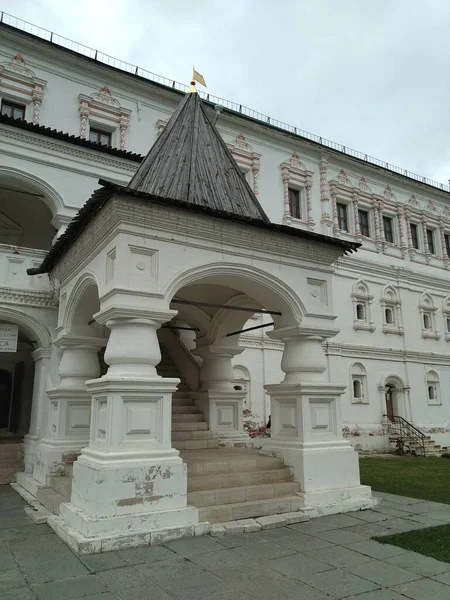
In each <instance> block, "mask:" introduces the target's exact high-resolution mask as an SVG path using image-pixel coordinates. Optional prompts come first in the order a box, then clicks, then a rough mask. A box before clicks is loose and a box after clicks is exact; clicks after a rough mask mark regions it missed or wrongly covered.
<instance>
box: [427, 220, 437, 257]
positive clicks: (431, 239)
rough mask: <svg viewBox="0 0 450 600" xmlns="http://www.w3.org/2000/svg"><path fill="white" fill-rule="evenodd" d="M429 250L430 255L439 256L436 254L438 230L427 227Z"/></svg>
mask: <svg viewBox="0 0 450 600" xmlns="http://www.w3.org/2000/svg"><path fill="white" fill-rule="evenodd" d="M426 233H427V240H426V241H427V249H428V252H429V253H430V254H432V255H433V256H436V255H437V252H436V229H435V228H434V227H427V228H426Z"/></svg>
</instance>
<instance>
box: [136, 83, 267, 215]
mask: <svg viewBox="0 0 450 600" xmlns="http://www.w3.org/2000/svg"><path fill="white" fill-rule="evenodd" d="M128 187H129V188H130V189H131V190H134V191H136V192H143V193H145V194H150V195H152V196H158V197H159V198H167V199H170V200H181V201H183V202H186V203H188V204H194V205H196V206H199V207H201V208H211V209H213V210H217V211H222V212H225V213H227V214H230V215H236V216H239V217H245V218H250V219H260V220H262V221H265V222H267V223H268V222H269V218H268V217H267V215H266V214H265V212H264V210H263V208H262V207H261V205H260V203H259V202H258V200H257V198H256V196H255V194H254V193H253V191H252V189H251V188H250V186H249V184H248V183H247V181H246V179H245V176H244V175H243V174H242V173H241V171H240V170H239V167H238V166H237V164H236V162H235V160H234V158H233V157H232V155H231V153H230V151H229V150H228V148H227V146H226V144H225V142H224V141H223V139H222V137H221V136H220V134H219V132H218V131H217V129H216V128H215V126H214V125H213V124H212V123H211V121H210V120H209V118H208V116H207V115H206V112H205V109H204V107H203V103H202V101H201V100H200V97H199V95H198V94H197V93H196V92H193V93H188V94H186V95H185V96H184V98H183V99H182V101H181V102H180V104H179V105H178V107H177V109H176V110H175V112H174V113H173V115H172V117H171V118H170V120H169V122H168V123H167V125H166V127H165V128H164V131H163V132H162V133H161V135H160V137H159V138H158V139H157V140H156V142H155V143H154V145H153V147H152V148H151V149H150V152H149V153H148V154H147V156H146V157H145V158H144V160H143V161H142V163H141V165H140V167H139V168H138V170H137V171H136V173H135V174H134V175H133V177H132V179H131V181H130V183H129V184H128Z"/></svg>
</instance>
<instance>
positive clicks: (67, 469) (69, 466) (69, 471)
mask: <svg viewBox="0 0 450 600" xmlns="http://www.w3.org/2000/svg"><path fill="white" fill-rule="evenodd" d="M72 476H73V463H66V464H65V465H64V477H68V478H69V479H72Z"/></svg>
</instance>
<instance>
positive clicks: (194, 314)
mask: <svg viewBox="0 0 450 600" xmlns="http://www.w3.org/2000/svg"><path fill="white" fill-rule="evenodd" d="M177 310H178V317H179V318H180V319H181V320H182V321H185V322H186V323H189V325H190V326H191V327H196V328H197V329H199V330H200V331H197V332H196V333H197V337H203V336H205V335H206V334H207V333H208V329H209V325H210V321H211V319H210V317H209V316H208V315H207V314H206V313H205V312H204V311H203V310H201V308H198V307H197V306H188V305H183V304H180V305H179V306H177Z"/></svg>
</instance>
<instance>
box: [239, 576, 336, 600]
mask: <svg viewBox="0 0 450 600" xmlns="http://www.w3.org/2000/svg"><path fill="white" fill-rule="evenodd" d="M248 593H249V594H251V596H252V599H255V600H331V598H330V596H329V595H328V594H324V593H323V592H321V591H319V590H318V589H316V588H313V587H311V586H309V585H307V584H306V583H302V582H301V581H292V580H291V579H287V578H286V579H285V580H283V581H282V582H281V583H280V581H277V582H276V583H273V582H272V583H269V584H268V585H265V586H261V585H258V584H256V585H255V586H253V587H252V588H251V589H250V590H248ZM229 598H230V597H229ZM230 600H234V597H233V596H231V598H230Z"/></svg>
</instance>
